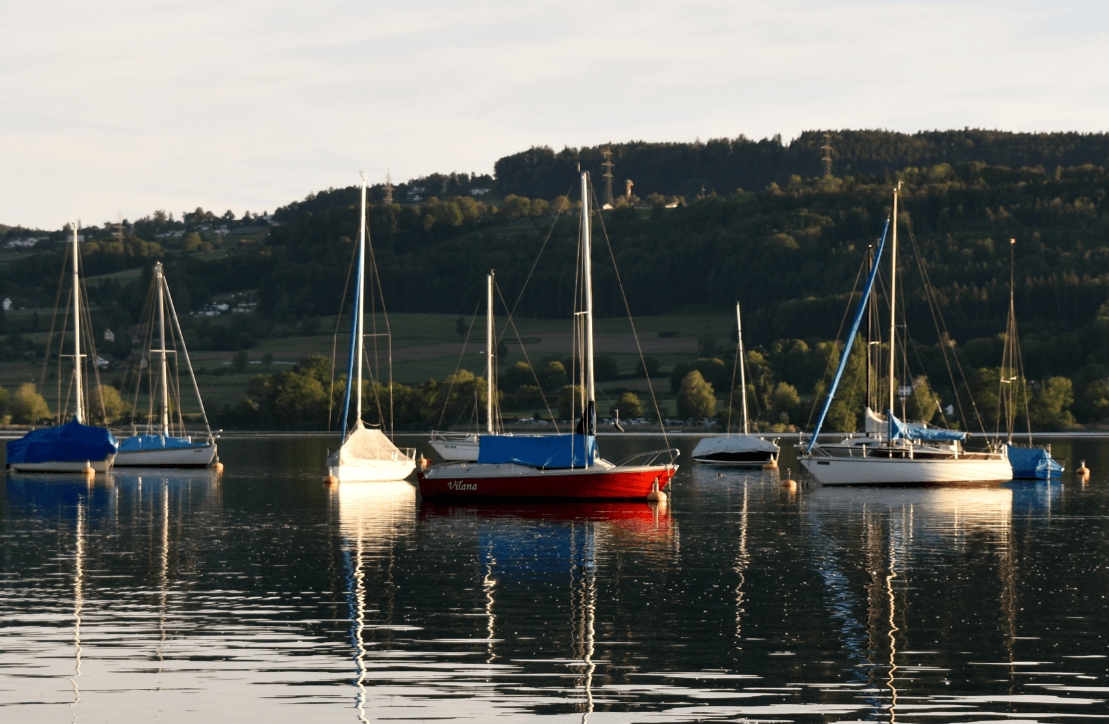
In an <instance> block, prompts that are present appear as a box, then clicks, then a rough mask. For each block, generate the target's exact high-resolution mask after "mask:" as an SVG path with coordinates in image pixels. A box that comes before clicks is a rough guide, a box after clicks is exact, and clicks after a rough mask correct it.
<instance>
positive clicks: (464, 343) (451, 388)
mask: <svg viewBox="0 0 1109 724" xmlns="http://www.w3.org/2000/svg"><path fill="white" fill-rule="evenodd" d="M480 310H481V302H480V301H479V302H478V303H477V306H476V307H474V314H473V316H471V317H470V327H469V329H467V330H466V338H465V339H463V340H462V351H461V352H459V353H458V364H456V365H455V366H454V374H453V375H451V376H450V377H449V378H448V379H449V380H450V384H449V385H448V386H447V394H446V396H445V397H444V398H443V411H442V412H440V413H439V422H438V424H436V426H435V428H436V429H439V428H441V427H442V426H443V418H445V417H446V416H447V405H449V404H450V401H451V394H452V393H453V392H454V383H455V381H456V380H457V379H458V372H459V371H460V370H461V369H462V358H463V356H465V354H466V347H467V346H468V345H469V344H470V335H471V334H472V333H473V331H474V323H475V322H476V321H477V313H478V311H480Z"/></svg>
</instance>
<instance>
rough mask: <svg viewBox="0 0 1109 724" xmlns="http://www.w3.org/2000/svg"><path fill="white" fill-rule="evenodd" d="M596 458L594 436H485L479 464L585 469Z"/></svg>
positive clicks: (479, 455)
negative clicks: (587, 463) (514, 464)
mask: <svg viewBox="0 0 1109 724" xmlns="http://www.w3.org/2000/svg"><path fill="white" fill-rule="evenodd" d="M596 457H597V438H596V437H594V436H593V435H578V434H571V435H538V436H536V437H510V436H508V435H482V436H481V443H480V447H479V448H478V456H477V461H478V463H488V464H496V463H517V464H519V465H529V466H531V467H535V468H571V467H573V468H584V467H585V466H586V460H588V461H589V463H590V464H592V462H593V459H594V458H596Z"/></svg>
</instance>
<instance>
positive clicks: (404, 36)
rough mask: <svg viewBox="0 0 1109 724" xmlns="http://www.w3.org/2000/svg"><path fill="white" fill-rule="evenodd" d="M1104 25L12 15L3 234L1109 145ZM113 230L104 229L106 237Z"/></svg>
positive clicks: (330, 9) (971, 14)
mask: <svg viewBox="0 0 1109 724" xmlns="http://www.w3.org/2000/svg"><path fill="white" fill-rule="evenodd" d="M1107 14H1109V11H1107V10H1104V9H1102V8H1101V7H1100V6H1094V5H1088V6H1081V7H1079V6H1076V5H1074V4H1070V5H1068V6H1066V7H1065V8H1060V7H1058V6H1056V5H1054V4H1051V3H1048V2H1046V1H1037V2H1018V3H999V2H961V3H954V2H930V1H924V0H914V1H912V2H877V1H867V0H854V1H842V2H815V1H814V2H797V1H795V0H785V1H783V2H765V1H761V2H743V3H736V2H717V1H714V0H705V1H703V2H693V3H681V4H678V3H670V2H639V3H631V2H615V3H605V4H596V3H581V2H579V3H565V2H562V3H553V2H539V3H517V2H500V1H492V0H486V1H482V2H473V3H467V4H459V3H446V2H423V3H387V2H369V3H366V2H331V3H311V4H305V3H292V2H280V1H279V2H241V1H239V2H235V1H232V2H227V1H226V0H225V1H224V2H214V1H212V0H197V1H195V2H159V3H152V2H106V3H95V4H88V3H78V2H71V1H69V0H63V1H61V2H48V3H42V2H35V3H32V2H23V1H22V0H15V1H14V2H10V3H5V5H4V7H3V9H0V27H3V28H4V29H3V30H0V88H2V89H3V94H2V95H3V98H4V101H3V103H4V113H2V114H0V154H3V158H4V164H3V171H2V176H0V178H2V179H3V180H2V181H0V198H2V199H3V201H0V221H2V222H4V223H9V224H11V223H21V224H25V225H32V226H42V227H47V228H56V227H58V226H60V225H61V224H63V223H65V222H66V221H67V220H68V219H69V217H70V216H71V215H73V216H78V217H81V218H84V219H86V220H103V219H114V218H115V216H116V214H117V213H122V214H123V216H125V217H128V218H131V219H134V218H137V217H138V216H142V215H145V214H148V213H150V212H151V211H153V210H154V209H156V208H162V209H166V210H173V211H174V212H175V213H180V211H181V210H183V209H190V208H195V207H196V206H198V205H200V206H204V207H205V208H212V209H216V210H222V209H226V208H229V207H230V208H232V209H234V210H236V212H237V213H241V212H242V211H243V210H246V209H249V210H251V211H254V212H258V211H261V210H263V209H271V210H272V209H273V208H275V207H276V206H278V205H281V204H284V203H287V202H289V201H292V200H295V199H298V198H302V197H303V196H304V195H306V194H308V193H310V192H313V191H316V190H319V189H321V188H326V187H329V186H341V185H347V184H351V183H354V182H355V181H356V180H357V171H358V170H365V171H367V172H368V174H369V176H370V177H371V178H374V179H379V178H383V177H384V175H385V170H386V169H389V170H391V172H392V174H393V176H394V178H397V179H405V178H410V177H414V176H417V175H423V174H427V173H431V172H434V171H445V172H449V171H452V170H455V171H477V172H484V173H489V172H491V171H492V165H493V162H494V161H495V160H496V159H497V158H498V157H500V156H503V155H506V154H509V153H514V152H516V151H520V150H523V149H525V148H527V147H529V146H531V145H536V144H547V145H550V146H552V147H555V148H561V147H562V146H563V145H571V146H579V145H585V144H588V145H592V144H597V143H604V142H607V141H623V140H632V139H637V140H648V141H691V140H693V139H694V138H697V137H700V138H701V139H707V138H711V137H720V136H728V137H735V136H738V135H740V134H744V135H747V136H749V137H756V138H758V137H764V136H770V135H773V134H775V133H780V134H782V136H783V137H784V138H786V139H787V140H788V139H790V138H792V137H795V136H796V135H797V134H798V133H800V132H801V131H802V130H806V129H816V128H889V129H893V130H900V131H906V132H912V131H917V130H922V129H931V128H949V127H959V128H961V127H963V126H972V127H991V128H1003V129H1010V130H1025V131H1046V130H1078V131H1100V130H1103V129H1104V121H1103V120H1102V119H1104V118H1106V117H1107V116H1109V114H1107V111H1109V107H1107V106H1109V100H1106V99H1109V94H1107V93H1106V92H1105V88H1104V86H1105V85H1106V84H1105V83H1104V82H1103V81H1102V79H1101V77H1100V73H1101V70H1100V69H1101V68H1103V67H1104V66H1105V64H1106V62H1105V61H1106V60H1107V57H1106V56H1107V54H1109V51H1107V50H1106V48H1109V44H1107V43H1106V40H1107V38H1106V33H1105V30H1104V29H1105V27H1106V24H1105V22H1104V20H1105V19H1107ZM96 223H99V221H97V222H96Z"/></svg>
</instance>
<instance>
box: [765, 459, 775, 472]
mask: <svg viewBox="0 0 1109 724" xmlns="http://www.w3.org/2000/svg"><path fill="white" fill-rule="evenodd" d="M762 469H763V470H777V469H778V459H777V458H770V462H768V463H767V464H766V465H763V466H762Z"/></svg>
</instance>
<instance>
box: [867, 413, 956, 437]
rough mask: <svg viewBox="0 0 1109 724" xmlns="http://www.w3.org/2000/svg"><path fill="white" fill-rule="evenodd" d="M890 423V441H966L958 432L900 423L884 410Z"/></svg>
mask: <svg viewBox="0 0 1109 724" xmlns="http://www.w3.org/2000/svg"><path fill="white" fill-rule="evenodd" d="M886 415H887V417H888V418H889V421H890V440H897V439H902V440H966V437H967V434H966V433H965V432H959V431H958V430H941V429H940V428H938V427H917V426H916V425H908V424H906V423H904V422H901V421H900V420H898V419H897V418H896V417H894V416H893V413H892V412H890V411H889V410H886Z"/></svg>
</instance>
